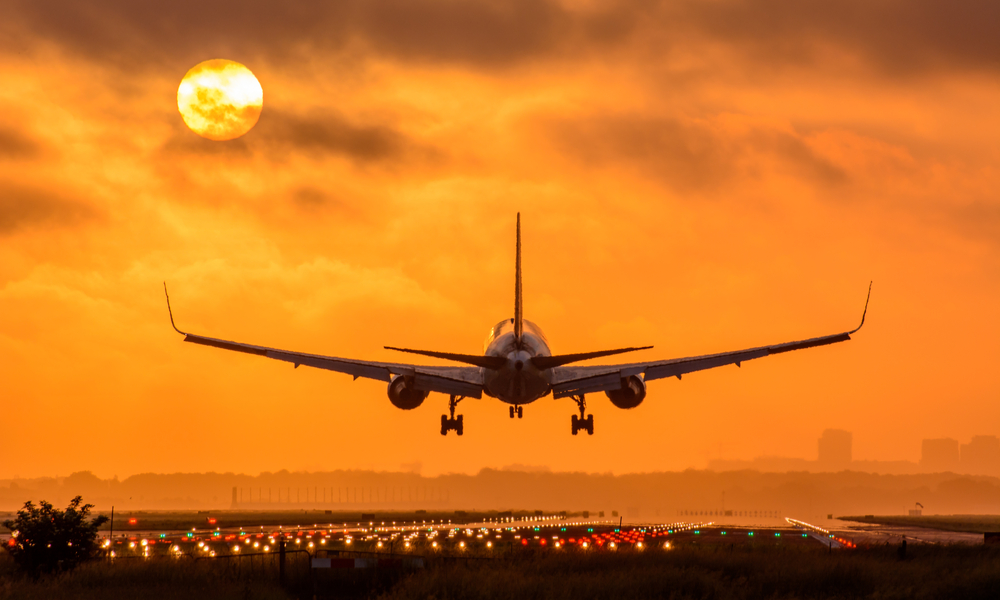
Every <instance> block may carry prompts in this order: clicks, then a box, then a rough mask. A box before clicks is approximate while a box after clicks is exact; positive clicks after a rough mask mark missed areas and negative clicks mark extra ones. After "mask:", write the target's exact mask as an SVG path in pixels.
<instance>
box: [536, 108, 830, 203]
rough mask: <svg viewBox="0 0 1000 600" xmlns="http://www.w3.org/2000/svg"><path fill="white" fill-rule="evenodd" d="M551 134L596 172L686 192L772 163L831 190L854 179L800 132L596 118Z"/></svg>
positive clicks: (562, 125)
mask: <svg viewBox="0 0 1000 600" xmlns="http://www.w3.org/2000/svg"><path fill="white" fill-rule="evenodd" d="M546 129H547V130H548V131H550V132H551V134H552V139H553V140H554V141H555V142H556V145H557V147H558V149H559V150H560V151H561V152H562V153H563V154H564V155H566V156H569V157H571V158H574V159H576V160H577V161H580V162H583V163H584V164H586V165H588V166H593V167H618V166H625V167H626V168H628V169H638V170H639V171H640V172H641V173H642V174H643V175H644V176H646V177H649V178H651V179H656V180H659V181H661V182H663V183H665V184H667V185H668V186H670V187H671V188H674V189H677V190H681V191H692V190H713V189H717V188H720V187H723V186H725V185H726V184H728V183H730V182H731V181H734V180H743V179H745V178H746V177H748V176H749V177H754V176H756V175H758V174H759V172H760V171H761V170H763V169H765V168H769V167H768V166H767V162H768V161H772V162H774V163H775V165H776V168H778V169H781V170H784V171H789V172H790V173H791V174H792V175H793V176H797V177H802V178H805V179H809V180H812V181H817V182H819V183H821V184H824V185H832V184H840V183H843V182H845V181H846V179H847V177H846V175H845V174H844V173H843V172H842V171H841V170H840V169H839V168H838V167H836V166H835V165H833V164H831V163H829V162H828V161H826V160H824V159H823V158H822V157H820V156H818V155H817V154H816V153H815V152H813V151H812V150H811V149H810V148H809V147H808V145H806V144H805V142H804V141H803V140H802V139H801V138H799V137H797V136H796V135H794V134H793V133H790V132H787V131H784V130H779V129H769V128H764V127H757V128H751V129H749V130H748V131H746V132H736V133H734V132H729V131H726V130H724V129H720V128H718V127H715V126H713V125H712V124H711V123H707V122H704V121H690V122H683V121H680V120H677V119H670V118H647V117H639V116H612V117H604V116H595V117H584V118H579V119H574V120H565V119H558V120H554V121H551V122H550V123H549V124H548V125H547V127H546Z"/></svg>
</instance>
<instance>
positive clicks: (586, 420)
mask: <svg viewBox="0 0 1000 600" xmlns="http://www.w3.org/2000/svg"><path fill="white" fill-rule="evenodd" d="M572 398H573V401H574V402H576V406H577V407H578V408H579V409H580V417H579V418H577V416H576V415H573V419H572V423H573V435H576V433H577V432H578V431H580V430H581V429H585V430H586V431H587V435H594V415H588V414H586V412H587V400H586V399H585V398H584V395H583V394H580V395H579V396H572Z"/></svg>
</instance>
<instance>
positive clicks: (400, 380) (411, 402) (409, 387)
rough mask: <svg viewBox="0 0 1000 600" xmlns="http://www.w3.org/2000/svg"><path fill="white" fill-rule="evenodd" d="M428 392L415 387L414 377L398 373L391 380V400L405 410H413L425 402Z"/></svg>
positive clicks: (397, 406)
mask: <svg viewBox="0 0 1000 600" xmlns="http://www.w3.org/2000/svg"><path fill="white" fill-rule="evenodd" d="M428 393H429V392H420V391H417V390H415V389H413V378H412V377H404V376H403V375H396V376H395V377H393V378H392V381H390V382H389V402H392V405H393V406H395V407H396V408H402V409H403V410H413V409H414V408H416V407H418V406H420V405H421V404H423V403H424V398H426V397H427V394H428Z"/></svg>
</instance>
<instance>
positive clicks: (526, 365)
mask: <svg viewBox="0 0 1000 600" xmlns="http://www.w3.org/2000/svg"><path fill="white" fill-rule="evenodd" d="M485 346H486V349H485V354H486V356H499V357H503V358H506V359H507V362H506V364H504V365H503V366H502V367H500V368H499V369H490V368H484V369H483V391H484V392H486V394H487V395H489V396H493V397H494V398H496V399H498V400H500V401H501V402H506V403H507V404H515V405H520V404H530V403H531V402H534V401H535V400H538V399H539V398H542V397H544V396H545V395H546V394H548V393H549V392H550V391H551V389H552V381H551V376H552V369H544V370H540V369H537V368H535V366H534V365H533V364H532V363H531V359H532V358H533V357H535V356H552V351H551V350H550V349H549V345H548V342H547V341H546V339H545V334H543V333H542V330H541V329H540V328H539V327H538V326H537V325H535V324H534V323H532V322H531V321H528V320H527V319H525V320H524V331H523V332H522V333H521V338H520V343H519V341H518V339H517V337H516V336H515V335H514V319H505V320H503V321H500V322H499V323H497V324H496V326H494V327H493V329H492V330H491V331H490V334H489V335H488V336H487V337H486V343H485Z"/></svg>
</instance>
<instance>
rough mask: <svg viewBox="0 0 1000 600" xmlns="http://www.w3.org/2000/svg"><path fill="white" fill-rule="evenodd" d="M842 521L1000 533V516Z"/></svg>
mask: <svg viewBox="0 0 1000 600" xmlns="http://www.w3.org/2000/svg"><path fill="white" fill-rule="evenodd" d="M837 518H838V519H840V520H841V521H856V522H858V523H870V524H872V525H894V526H899V527H925V528H927V529H940V530H942V531H960V532H965V533H986V532H988V531H1000V515H934V516H920V517H904V516H902V515H899V516H896V515H889V516H882V515H867V516H863V517H861V516H854V517H837Z"/></svg>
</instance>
